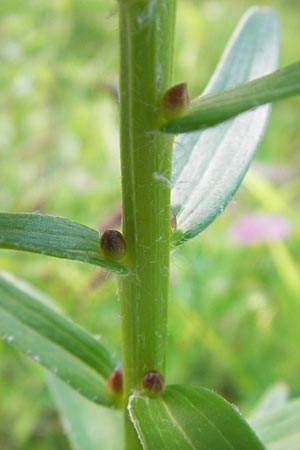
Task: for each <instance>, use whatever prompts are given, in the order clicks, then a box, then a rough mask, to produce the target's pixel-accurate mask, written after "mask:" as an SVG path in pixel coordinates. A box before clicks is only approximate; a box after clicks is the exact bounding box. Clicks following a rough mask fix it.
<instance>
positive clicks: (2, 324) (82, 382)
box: [0, 272, 117, 405]
mask: <svg viewBox="0 0 300 450" xmlns="http://www.w3.org/2000/svg"><path fill="white" fill-rule="evenodd" d="M0 336H1V337H2V338H4V339H5V340H6V342H8V343H9V344H11V345H14V346H16V347H17V348H18V349H20V350H22V351H23V352H24V353H25V354H26V355H27V356H29V357H30V358H31V359H33V360H34V361H36V362H37V363H39V364H41V365H43V366H44V367H46V368H47V369H49V370H50V371H51V372H52V373H53V374H55V375H56V376H57V377H59V378H61V379H62V380H64V381H65V382H66V383H68V384H70V386H72V387H73V388H74V389H76V390H77V391H78V392H80V393H81V394H82V395H84V396H86V397H88V398H89V399H91V400H93V401H94V402H96V403H101V404H104V405H111V404H112V403H113V399H112V397H111V394H110V393H109V392H108V391H107V389H106V379H107V377H108V376H109V374H110V373H111V372H112V370H113V369H114V368H115V367H116V365H117V362H116V361H115V359H114V357H113V356H112V355H111V354H110V353H109V352H108V350H107V349H106V348H105V347H104V346H103V345H102V344H101V343H100V342H99V341H98V340H97V339H95V338H94V337H93V336H91V335H90V334H89V333H88V332H87V331H85V330H84V329H82V328H81V327H79V326H78V325H76V324H75V323H73V322H71V321H70V320H69V319H67V318H65V317H64V316H63V315H62V314H60V312H59V311H58V310H56V309H54V308H53V306H52V305H51V302H50V301H49V300H48V299H47V298H45V297H44V296H43V295H42V294H41V293H39V292H38V291H36V290H35V289H33V288H32V287H30V286H29V285H27V284H25V283H24V282H21V281H20V280H17V279H16V278H14V277H13V276H12V275H10V274H7V273H3V272H2V273H1V272H0Z"/></svg>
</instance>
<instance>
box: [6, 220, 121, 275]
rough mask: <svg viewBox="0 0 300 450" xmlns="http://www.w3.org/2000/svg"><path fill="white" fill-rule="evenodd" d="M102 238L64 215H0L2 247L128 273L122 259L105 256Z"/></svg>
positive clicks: (119, 272) (97, 233)
mask: <svg viewBox="0 0 300 450" xmlns="http://www.w3.org/2000/svg"><path fill="white" fill-rule="evenodd" d="M99 239H100V234H99V232H98V231H96V230H93V229H92V228H89V227H86V226H85V225H81V224H80V223H77V222H73V221H72V220H68V219H64V218H62V217H54V216H46V215H42V214H32V213H28V214H21V213H20V214H6V213H1V214H0V248H8V249H15V250H25V251H29V252H33V253H40V254H43V255H49V256H55V257H57V258H66V259H75V260H77V261H83V262H86V263H89V264H94V265H96V266H101V267H105V268H106V269H108V270H111V271H113V272H115V273H118V274H126V273H128V271H127V269H126V267H125V266H124V265H123V264H121V263H120V262H115V261H110V260H108V259H105V257H104V255H103V253H102V251H101V249H100V246H99Z"/></svg>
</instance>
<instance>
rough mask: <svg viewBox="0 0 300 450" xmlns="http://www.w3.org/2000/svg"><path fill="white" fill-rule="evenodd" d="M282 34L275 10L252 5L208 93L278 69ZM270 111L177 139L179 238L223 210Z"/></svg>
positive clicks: (174, 192)
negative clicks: (279, 38)
mask: <svg viewBox="0 0 300 450" xmlns="http://www.w3.org/2000/svg"><path fill="white" fill-rule="evenodd" d="M278 35H279V31H278V22H277V18H276V16H275V15H274V13H273V12H272V11H271V10H270V9H269V8H252V9H250V10H249V11H248V12H247V13H246V14H245V15H244V16H243V18H242V19H241V21H240V23H239V24H238V26H237V28H236V30H235V32H234V33H233V35H232V37H231V39H230V41H229V43H228V45H227V47H226V49H225V51H224V53H223V56H222V57H221V60H220V62H219V65H218V67H217V69H216V71H215V73H214V74H213V76H212V78H211V80H210V82H209V84H208V86H207V87H206V89H205V91H204V94H212V93H215V92H218V91H220V90H223V89H226V88H231V87H233V86H236V85H237V84H239V83H241V82H244V81H248V80H252V79H254V78H257V77H258V76H262V75H265V74H267V73H269V72H271V71H273V70H274V69H275V68H276V66H277V60H278V48H279V42H278ZM200 98H201V97H200ZM269 112H270V106H269V105H264V106H261V107H259V108H256V109H255V110H252V111H248V112H245V113H243V114H241V115H239V116H237V117H235V118H234V119H231V120H229V121H227V122H224V123H222V124H220V125H217V126H215V127H213V128H209V129H207V130H204V131H196V132H192V133H184V134H180V135H178V136H177V137H176V138H175V142H174V148H173V173H172V186H173V188H172V194H171V203H172V208H173V209H174V211H175V212H176V214H177V226H178V231H177V232H175V235H174V241H175V242H177V243H180V242H182V241H184V240H187V239H190V238H191V237H193V236H195V235H196V234H198V233H199V232H201V231H202V230H203V229H204V228H206V227H207V225H209V224H210V223H211V222H212V221H213V220H214V219H215V218H216V216H218V214H220V213H221V212H222V211H223V209H224V207H225V206H226V204H227V203H228V202H229V200H230V199H231V197H232V195H233V194H234V192H235V191H236V189H237V188H238V186H239V184H240V183H241V181H242V179H243V176H244V175H245V173H246V171H247V169H248V167H249V165H250V163H251V161H252V159H253V156H254V153H255V150H256V148H257V146H258V144H259V142H260V140H261V137H262V135H263V132H264V130H265V125H266V122H267V119H268V116H269Z"/></svg>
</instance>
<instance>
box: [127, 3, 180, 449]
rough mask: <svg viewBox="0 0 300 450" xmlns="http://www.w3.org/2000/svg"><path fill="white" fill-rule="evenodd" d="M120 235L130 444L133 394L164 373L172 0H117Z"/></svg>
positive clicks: (131, 444) (135, 444) (131, 443)
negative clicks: (148, 376) (164, 125)
mask: <svg viewBox="0 0 300 450" xmlns="http://www.w3.org/2000/svg"><path fill="white" fill-rule="evenodd" d="M119 6H120V45H121V77H120V108H121V168H122V190H123V206H122V208H123V234H124V237H125V241H126V249H127V250H126V251H127V264H128V267H129V268H130V270H131V274H130V275H128V276H126V277H123V278H121V281H120V286H119V289H120V299H121V311H122V345H123V376H124V408H125V441H126V445H125V448H126V449H127V450H135V449H140V448H141V445H140V443H139V441H138V438H137V435H136V432H135V431H134V429H133V426H132V424H131V423H130V420H129V419H128V415H127V410H126V405H127V403H128V397H129V396H130V395H131V394H132V393H133V392H136V391H138V390H140V383H141V379H142V376H143V374H144V373H145V372H147V371H148V370H159V371H160V372H161V373H164V366H165V342H166V332H167V303H168V285H169V252H170V181H169V180H170V176H171V146H172V141H171V140H170V138H169V137H167V136H165V135H162V134H160V133H159V132H158V131H157V129H158V126H159V123H160V122H161V119H162V118H161V107H160V105H161V99H162V96H163V94H164V92H165V91H166V89H167V88H169V87H170V83H171V71H172V57H173V35H174V22H175V20H174V19H175V0H120V2H119Z"/></svg>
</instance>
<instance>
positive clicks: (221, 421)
mask: <svg viewBox="0 0 300 450" xmlns="http://www.w3.org/2000/svg"><path fill="white" fill-rule="evenodd" d="M118 10H119V33H120V86H119V100H120V155H121V176H122V233H120V232H119V231H117V230H106V231H105V232H104V233H103V234H101V235H100V233H99V232H98V231H97V230H95V229H92V228H89V227H88V226H86V225H83V224H80V223H77V222H74V221H71V220H69V219H67V218H61V217H53V216H48V215H41V214H35V213H9V212H6V213H1V214H0V247H1V248H5V249H13V250H22V251H29V252H34V253H40V254H45V255H50V256H54V257H58V258H67V259H73V260H77V261H82V262H83V263H86V264H93V265H95V266H100V267H102V268H105V269H106V270H109V271H111V272H114V273H115V274H116V276H117V278H118V292H119V297H120V308H121V321H122V343H121V346H122V358H121V360H120V361H119V360H117V359H116V357H115V356H114V354H112V353H111V352H110V351H109V350H108V349H107V348H106V346H105V344H104V343H102V341H101V342H100V341H99V340H98V339H96V338H95V337H94V336H93V335H92V334H90V333H89V332H88V331H86V330H84V329H82V328H81V327H80V326H78V325H77V324H76V323H74V322H73V321H71V320H70V319H68V318H67V317H66V316H65V315H64V314H63V313H62V312H61V311H60V310H59V308H58V307H57V306H54V303H52V302H50V301H49V299H48V297H46V296H45V295H44V294H42V293H40V292H38V291H37V290H36V289H34V288H33V287H31V286H29V285H28V284H27V283H25V282H23V281H21V280H18V279H17V278H15V277H14V276H13V275H11V274H7V273H1V276H0V335H1V337H2V338H4V339H5V340H6V341H7V342H8V343H9V344H10V345H14V346H16V347H17V348H18V349H20V350H21V351H23V352H24V353H25V354H26V355H27V356H29V357H30V358H32V359H33V360H34V361H36V362H37V363H38V364H41V365H42V366H43V367H44V368H46V369H48V374H47V375H46V378H47V382H48V384H49V387H50V390H51V392H52V394H53V396H54V399H55V401H56V404H57V407H58V409H59V411H60V414H61V417H62V421H63V423H64V425H65V429H66V433H67V434H68V436H69V438H70V445H71V447H72V448H73V449H74V450H96V449H100V448H105V449H115V450H117V449H120V448H124V449H126V450H140V449H149V450H185V449H186V450H187V449H209V450H226V449H228V450H229V449H243V450H247V449H249V450H259V449H264V448H268V449H272V448H289V449H295V450H296V448H299V447H297V444H298V443H299V430H298V429H296V428H295V429H294V430H293V431H292V432H291V429H290V428H287V427H284V426H281V424H282V421H283V418H284V419H286V418H287V417H290V418H294V417H295V414H298V416H299V411H300V404H299V401H296V403H295V402H294V403H293V405H292V406H291V404H290V403H288V402H283V401H280V402H279V403H280V404H279V406H278V408H277V409H276V408H275V413H274V408H272V409H271V411H270V409H269V410H266V408H265V409H263V408H261V410H260V409H259V407H258V408H257V411H256V413H255V414H253V417H252V419H251V420H250V421H249V422H247V421H246V420H245V419H244V418H243V417H242V416H241V414H240V413H239V411H238V409H237V408H236V407H235V406H233V405H231V404H230V403H228V402H227V401H226V400H225V399H223V398H222V397H221V396H219V395H218V394H217V393H215V392H212V391H210V390H208V389H206V388H205V387H201V386H189V385H168V384H167V383H165V380H167V374H166V373H165V359H166V337H167V312H168V295H169V294H168V291H169V261H170V252H171V251H174V250H175V249H176V248H177V247H178V246H180V245H184V244H185V243H186V242H187V241H188V240H189V239H191V238H194V237H195V236H196V235H198V234H199V233H200V232H201V231H202V230H204V229H205V228H206V227H207V226H208V225H209V224H210V223H211V222H212V221H213V220H214V219H215V218H216V217H217V216H218V215H219V214H220V213H221V212H222V211H223V210H224V208H225V207H226V205H227V203H228V202H229V201H230V199H231V198H232V196H233V194H234V193H235V191H236V190H237V188H238V186H239V185H240V183H241V181H242V179H243V177H244V175H245V173H246V171H247V169H248V167H249V165H250V163H251V161H252V159H253V157H254V154H255V151H256V149H257V147H258V145H259V142H260V140H261V138H262V136H263V133H264V131H265V128H266V123H267V120H268V117H269V114H270V110H271V106H270V103H271V102H273V101H275V100H279V99H282V98H285V97H288V96H291V95H295V94H299V93H300V63H299V62H297V63H295V64H293V65H290V66H288V67H285V68H283V69H280V70H276V69H277V64H278V53H279V26H278V20H277V17H276V15H275V13H274V12H273V11H272V10H271V9H269V8H252V9H250V10H249V11H248V12H247V13H246V14H245V15H244V16H243V17H242V19H241V20H240V22H239V24H238V26H237V28H236V29H235V31H234V33H233V35H232V37H231V38H230V40H229V42H228V44H227V46H226V48H225V50H224V53H223V55H222V57H221V59H220V62H219V64H218V66H217V68H216V70H215V72H214V73H213V75H212V77H211V79H210V80H209V82H208V84H207V86H206V88H205V90H204V91H203V92H202V93H201V95H200V96H199V97H197V98H196V99H194V100H192V101H190V100H189V96H188V92H187V85H186V83H185V80H183V82H182V83H179V84H177V85H175V86H173V85H172V64H173V42H174V24H175V10H176V0H119V3H118ZM179 251H180V250H179ZM99 332H101V330H99ZM277 394H278V392H277V391H276V393H275V394H274V393H273V394H272V395H273V397H276V395H277ZM268 395H271V394H268ZM279 397H280V398H282V396H280V395H279ZM297 402H298V403H297ZM262 410H263V413H260V411H262ZM276 411H277V412H276ZM276 414H277V415H276ZM122 418H123V419H122ZM108 421H111V422H112V423H113V424H114V425H113V427H111V428H112V429H113V430H114V433H113V434H112V435H109V436H108V435H107V430H106V424H107V423H108ZM249 423H251V424H252V427H251V426H250V425H249ZM275 424H276V427H275ZM278 424H279V425H278ZM277 425H278V427H277ZM274 428H276V429H277V433H274ZM122 429H123V431H122ZM295 433H296V434H297V433H298V434H297V436H296V434H295ZM295 436H296V438H295ZM293 439H294V440H293ZM278 442H280V443H281V444H279V446H278V447H276V445H277V443H278ZM282 443H283V444H282ZM280 445H281V446H280Z"/></svg>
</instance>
